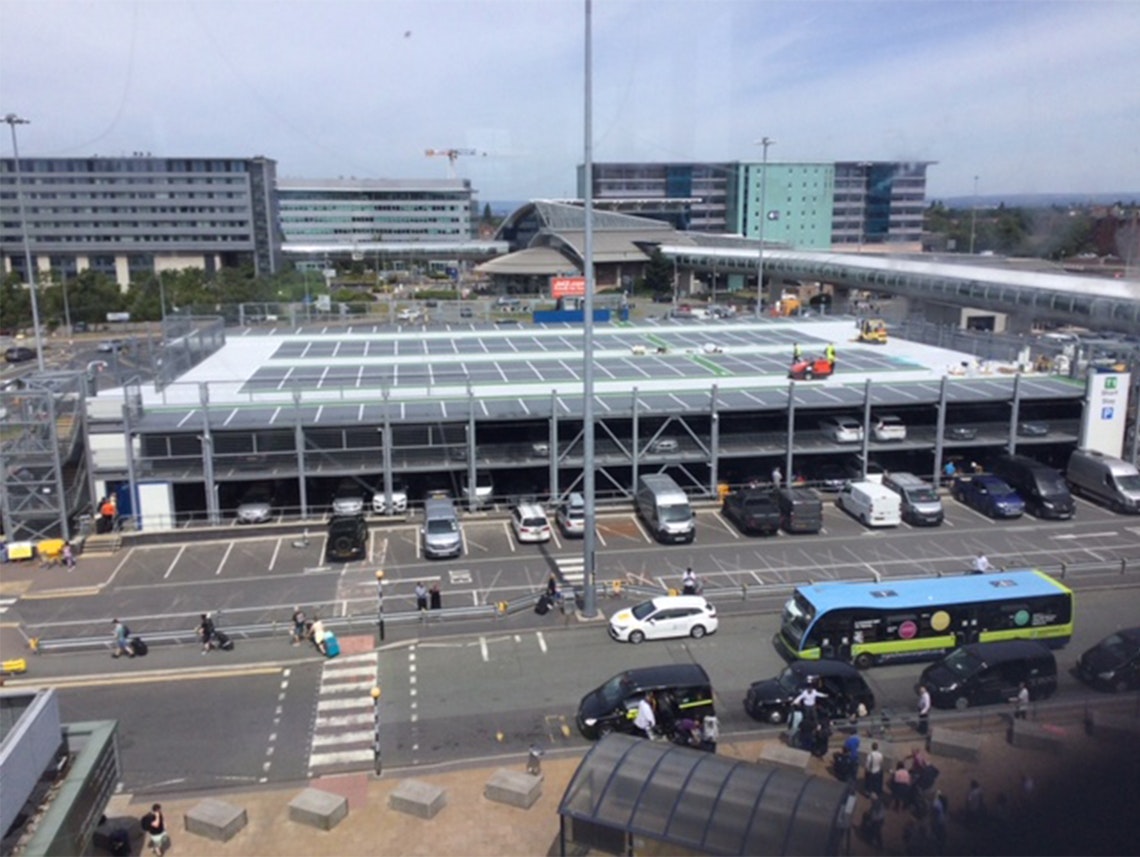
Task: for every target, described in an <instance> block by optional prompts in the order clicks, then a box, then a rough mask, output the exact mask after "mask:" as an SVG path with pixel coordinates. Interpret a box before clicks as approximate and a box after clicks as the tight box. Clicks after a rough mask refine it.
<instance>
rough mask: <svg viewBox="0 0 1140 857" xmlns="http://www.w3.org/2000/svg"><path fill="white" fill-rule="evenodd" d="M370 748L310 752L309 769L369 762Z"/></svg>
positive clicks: (370, 756)
mask: <svg viewBox="0 0 1140 857" xmlns="http://www.w3.org/2000/svg"><path fill="white" fill-rule="evenodd" d="M371 761H372V750H371V748H368V747H366V748H364V749H363V750H341V751H340V752H338V753H312V754H310V755H309V769H310V770H311V769H313V768H319V767H322V766H325V765H347V764H352V763H355V762H371Z"/></svg>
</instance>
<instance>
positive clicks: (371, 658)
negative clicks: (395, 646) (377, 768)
mask: <svg viewBox="0 0 1140 857" xmlns="http://www.w3.org/2000/svg"><path fill="white" fill-rule="evenodd" d="M378 667H379V656H378V655H377V653H376V652H366V653H364V654H359V655H345V656H341V657H338V658H336V659H335V660H330V661H326V662H325V663H324V665H323V666H322V668H321V678H320V685H319V690H318V692H317V714H316V718H315V722H314V723H313V734H312V737H311V738H310V740H309V775H310V776H312V775H314V774H315V773H316V772H317V771H319V770H322V769H328V768H342V769H343V768H345V767H355V766H361V765H365V764H370V763H372V762H373V761H374V755H373V754H374V750H373V748H372V744H373V741H374V739H375V735H374V729H375V717H376V711H375V706H376V703H375V702H374V701H373V699H372V694H371V690H372V689H373V688H374V687H376V685H377V681H378V676H377V670H378Z"/></svg>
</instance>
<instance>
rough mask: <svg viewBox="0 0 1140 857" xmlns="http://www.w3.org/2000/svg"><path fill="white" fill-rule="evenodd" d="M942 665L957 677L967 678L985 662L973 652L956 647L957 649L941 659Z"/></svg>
mask: <svg viewBox="0 0 1140 857" xmlns="http://www.w3.org/2000/svg"><path fill="white" fill-rule="evenodd" d="M942 665H943V666H944V667H946V669H948V670H950V672H952V673H954V675H955V676H957V677H958V678H969V677H970V676H972V675H973V674H974V673H976V672H977V671H978V670H980V669H981V668H982V667H983V666H985V662H984V661H983V660H982V659H981V658H979V657H978V656H977V655H975V654H974V653H973V652H969V651H967V650H966V649H958V651H956V652H953V653H951V654H950V655H947V656H946V658H945V659H944V660H943V661H942Z"/></svg>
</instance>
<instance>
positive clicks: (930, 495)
mask: <svg viewBox="0 0 1140 857" xmlns="http://www.w3.org/2000/svg"><path fill="white" fill-rule="evenodd" d="M883 485H885V486H886V487H887V488H890V489H891V490H892V491H894V492H895V493H896V494H898V495H899V497H900V498H901V500H902V518H903V520H904V521H906V522H907V523H910V524H917V525H920V526H921V525H924V524H925V525H930V526H938V525H939V524H941V523H942V518H943V517H944V514H945V513H944V512H943V510H942V500H941V499H939V497H938V492H937V491H935V490H934V486H933V485H931V484H930V483H929V482H924V481H923V480H921V479H919V478H918V477H917V476H915V475H914V474H913V473H887V474H886V475H884V476H883Z"/></svg>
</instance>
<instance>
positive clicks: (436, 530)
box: [427, 518, 458, 536]
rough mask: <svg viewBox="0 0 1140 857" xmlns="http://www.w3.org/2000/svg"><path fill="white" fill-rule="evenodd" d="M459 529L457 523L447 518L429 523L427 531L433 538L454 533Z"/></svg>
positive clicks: (434, 519)
mask: <svg viewBox="0 0 1140 857" xmlns="http://www.w3.org/2000/svg"><path fill="white" fill-rule="evenodd" d="M457 529H458V525H457V524H456V523H455V521H451V520H448V519H447V518H432V519H431V520H430V521H428V522H427V531H428V533H429V534H430V535H433V536H439V535H445V534H447V533H454V532H455V531H456V530H457Z"/></svg>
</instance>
